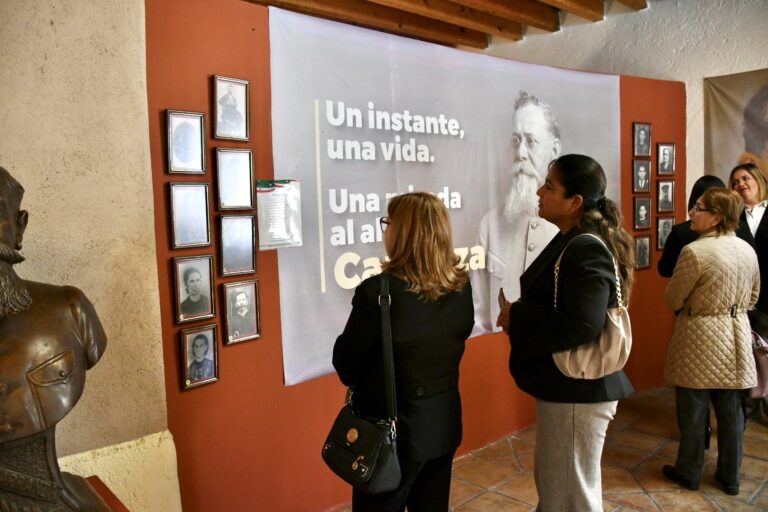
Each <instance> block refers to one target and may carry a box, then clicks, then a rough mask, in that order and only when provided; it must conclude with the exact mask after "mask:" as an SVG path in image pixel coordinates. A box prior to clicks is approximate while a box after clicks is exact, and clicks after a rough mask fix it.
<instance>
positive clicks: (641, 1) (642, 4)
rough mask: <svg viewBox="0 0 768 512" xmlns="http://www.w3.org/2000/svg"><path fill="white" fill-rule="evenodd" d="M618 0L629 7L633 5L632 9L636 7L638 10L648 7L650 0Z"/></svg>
mask: <svg viewBox="0 0 768 512" xmlns="http://www.w3.org/2000/svg"><path fill="white" fill-rule="evenodd" d="M616 1H617V2H619V3H621V4H624V5H626V6H627V7H631V8H632V9H635V10H636V11H639V10H641V9H645V8H647V7H648V2H646V1H645V0H616Z"/></svg>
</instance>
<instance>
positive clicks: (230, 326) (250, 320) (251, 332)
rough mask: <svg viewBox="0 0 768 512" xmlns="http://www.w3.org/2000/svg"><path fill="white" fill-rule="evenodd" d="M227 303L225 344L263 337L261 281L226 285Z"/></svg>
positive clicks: (225, 295)
mask: <svg viewBox="0 0 768 512" xmlns="http://www.w3.org/2000/svg"><path fill="white" fill-rule="evenodd" d="M224 297H225V301H226V304H227V337H226V339H225V342H224V343H225V344H227V345H231V344H233V343H240V342H241V341H247V340H254V339H256V338H261V321H260V318H259V281H257V280H255V279H254V280H252V281H241V282H239V283H227V284H225V285H224Z"/></svg>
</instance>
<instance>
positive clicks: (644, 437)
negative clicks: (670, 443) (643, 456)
mask: <svg viewBox="0 0 768 512" xmlns="http://www.w3.org/2000/svg"><path fill="white" fill-rule="evenodd" d="M666 440H667V438H666V437H661V436H655V435H652V434H646V433H645V432H639V431H637V430H634V429H626V430H622V431H619V432H614V433H612V434H610V435H609V436H608V438H607V439H606V443H610V444H618V445H624V446H631V447H632V448H635V449H638V450H643V451H645V452H647V453H650V452H653V451H655V450H656V449H657V448H659V447H660V446H661V445H662V444H664V442H666Z"/></svg>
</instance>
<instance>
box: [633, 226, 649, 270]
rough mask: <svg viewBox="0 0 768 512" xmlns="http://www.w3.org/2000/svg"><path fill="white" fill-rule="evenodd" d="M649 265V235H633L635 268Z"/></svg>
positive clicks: (639, 268)
mask: <svg viewBox="0 0 768 512" xmlns="http://www.w3.org/2000/svg"><path fill="white" fill-rule="evenodd" d="M650 266H651V235H639V236H636V237H635V268H636V269H638V270H641V269H644V268H650Z"/></svg>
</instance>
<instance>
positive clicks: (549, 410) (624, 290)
mask: <svg viewBox="0 0 768 512" xmlns="http://www.w3.org/2000/svg"><path fill="white" fill-rule="evenodd" d="M605 186H606V182H605V173H604V172H603V169H602V168H601V167H600V164H598V163H597V162H596V161H595V160H593V159H592V158H590V157H588V156H584V155H564V156H561V157H560V158H558V159H557V160H555V161H553V162H552V163H551V164H550V166H549V172H548V174H547V179H546V181H545V182H544V185H543V186H542V187H541V188H540V189H539V190H538V195H539V216H540V217H542V218H544V219H546V220H548V221H549V222H551V223H553V224H554V225H555V226H557V227H558V229H559V230H560V233H559V234H557V235H556V236H555V238H553V239H552V241H551V242H550V243H549V245H548V246H547V247H546V248H545V249H544V250H543V251H542V253H541V254H540V255H539V257H538V258H537V259H536V260H535V261H534V262H533V263H531V265H530V267H528V269H527V270H526V271H525V272H524V273H523V275H522V276H521V277H520V288H521V296H520V298H519V299H518V300H516V301H515V302H513V303H511V304H510V303H508V302H507V303H505V304H504V305H503V306H502V310H501V314H500V315H499V319H498V321H497V324H498V325H500V326H501V327H502V328H503V329H504V332H506V333H508V334H509V340H510V343H511V345H512V352H511V354H510V358H509V369H510V372H511V373H512V376H513V377H514V379H515V382H516V383H517V385H518V387H520V389H522V390H523V391H525V392H526V393H528V394H530V395H532V396H533V397H534V398H536V412H537V427H536V452H535V455H534V479H535V482H536V490H537V491H538V495H539V504H538V507H537V509H536V510H538V511H539V512H559V511H562V510H589V511H592V512H594V511H601V510H603V505H602V500H603V498H602V482H601V473H600V459H601V457H602V452H603V444H604V441H605V433H606V431H607V429H608V424H609V423H610V421H611V420H612V419H613V417H614V415H615V413H616V406H617V404H618V400H621V399H623V398H627V397H628V396H630V395H631V394H632V393H633V391H634V390H633V388H632V384H630V382H629V379H628V378H627V376H626V375H625V374H624V372H623V371H621V370H619V371H617V372H615V373H612V374H610V375H606V376H604V377H602V378H599V379H574V378H570V377H567V376H565V375H564V374H563V373H562V372H560V370H558V368H557V366H556V365H555V363H554V360H553V359H552V354H553V353H555V352H560V351H563V350H570V349H574V348H576V347H579V346H581V345H586V344H588V343H596V342H597V341H598V339H599V337H600V334H601V332H602V330H603V325H604V323H605V318H606V314H607V311H608V309H609V308H615V307H617V305H618V296H621V297H622V298H623V301H622V302H623V303H624V304H623V305H625V306H626V299H627V297H629V295H630V293H631V290H632V281H633V269H634V266H635V253H634V243H633V240H632V237H631V236H630V235H629V233H627V231H626V230H625V229H624V228H623V227H622V225H621V213H620V212H619V209H618V207H617V206H616V203H614V202H613V201H611V200H610V199H608V198H607V197H605ZM589 235H594V236H589ZM558 258H560V268H559V274H558V286H557V297H556V300H557V303H556V304H557V305H556V306H555V297H554V296H553V295H554V293H555V282H554V269H555V264H556V262H557V261H558ZM614 261H615V263H616V267H614ZM616 268H617V269H618V273H619V277H620V282H621V293H620V294H617V287H616V270H615V269H616Z"/></svg>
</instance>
